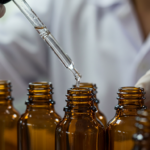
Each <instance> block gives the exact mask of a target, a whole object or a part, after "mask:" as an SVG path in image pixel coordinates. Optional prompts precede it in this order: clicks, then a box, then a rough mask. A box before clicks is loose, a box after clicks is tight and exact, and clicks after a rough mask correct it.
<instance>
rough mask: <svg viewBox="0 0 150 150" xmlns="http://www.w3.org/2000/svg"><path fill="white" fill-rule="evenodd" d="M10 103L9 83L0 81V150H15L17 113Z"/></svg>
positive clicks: (11, 99)
mask: <svg viewBox="0 0 150 150" xmlns="http://www.w3.org/2000/svg"><path fill="white" fill-rule="evenodd" d="M12 101H13V98H12V97H11V82H10V81H4V80H0V150H17V122H18V120H19V113H18V112H17V111H16V110H15V109H14V108H13V105H12Z"/></svg>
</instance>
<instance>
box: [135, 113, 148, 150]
mask: <svg viewBox="0 0 150 150" xmlns="http://www.w3.org/2000/svg"><path fill="white" fill-rule="evenodd" d="M136 122H137V123H136V127H137V133H136V134H134V135H133V139H134V141H135V145H134V148H133V150H150V110H144V111H138V117H136Z"/></svg>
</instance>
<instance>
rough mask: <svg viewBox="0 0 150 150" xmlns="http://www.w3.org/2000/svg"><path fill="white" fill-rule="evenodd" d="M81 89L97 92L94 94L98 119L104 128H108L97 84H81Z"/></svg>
mask: <svg viewBox="0 0 150 150" xmlns="http://www.w3.org/2000/svg"><path fill="white" fill-rule="evenodd" d="M79 86H80V87H86V88H92V89H93V91H94V92H95V94H94V106H95V107H96V109H97V111H96V112H95V114H96V118H97V119H98V120H100V121H101V122H102V124H103V125H104V127H105V128H106V126H107V120H106V117H105V115H104V114H103V113H102V112H101V111H100V109H99V107H98V104H99V100H98V99H97V96H96V93H97V86H96V84H93V83H80V85H79ZM73 87H76V85H73Z"/></svg>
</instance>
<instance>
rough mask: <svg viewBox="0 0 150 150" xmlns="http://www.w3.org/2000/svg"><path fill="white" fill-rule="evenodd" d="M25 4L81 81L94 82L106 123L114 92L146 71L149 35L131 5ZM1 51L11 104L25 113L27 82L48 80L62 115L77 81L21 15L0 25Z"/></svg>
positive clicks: (110, 0)
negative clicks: (69, 93) (78, 73)
mask: <svg viewBox="0 0 150 150" xmlns="http://www.w3.org/2000/svg"><path fill="white" fill-rule="evenodd" d="M27 2H28V1H27ZM29 4H30V6H31V7H32V8H33V10H34V11H35V12H36V13H37V15H38V16H39V17H40V18H41V20H42V21H43V22H44V23H45V25H46V26H47V27H48V29H49V30H50V31H51V32H52V34H53V35H54V36H55V38H56V39H57V40H58V41H59V43H60V45H61V46H62V48H63V49H64V51H65V52H66V53H67V54H68V55H69V56H70V57H71V58H72V60H73V61H74V64H75V67H76V68H77V70H78V71H79V72H80V73H81V74H82V76H83V78H82V80H81V81H82V82H92V83H96V84H97V87H98V95H97V97H98V98H99V99H100V104H99V106H100V110H101V111H102V112H103V113H104V114H105V115H106V116H107V120H108V121H109V120H110V119H111V118H112V117H113V116H114V115H115V110H114V106H115V105H117V99H116V97H117V94H116V93H117V90H118V88H119V87H121V86H134V84H135V83H136V82H137V80H138V79H139V78H140V77H141V76H142V75H144V74H145V72H146V71H148V70H149V69H150V36H149V37H148V38H147V40H146V41H144V40H143V38H142V33H141V29H140V27H139V23H138V21H137V18H136V15H135V13H134V10H133V7H132V5H131V3H130V1H129V0H103V1H102V0H44V1H40V0H39V1H37V0H32V2H31V1H29ZM0 53H1V55H0V78H5V79H10V80H11V81H12V84H13V87H14V88H13V89H14V93H13V96H14V97H15V98H16V100H15V106H16V107H17V108H18V109H19V110H21V111H22V112H23V111H24V110H23V109H22V106H24V101H25V100H26V99H27V96H26V98H23V97H24V95H25V94H26V93H27V91H26V88H27V86H28V82H31V81H37V80H39V81H40V80H46V79H47V80H49V81H51V82H52V83H53V86H54V100H55V101H56V106H55V108H56V111H57V112H58V113H59V114H60V115H61V116H63V107H64V106H65V105H66V102H65V99H66V98H65V94H67V89H68V88H71V87H72V85H73V84H74V83H75V80H74V77H73V74H72V73H71V72H70V71H69V70H67V69H66V68H64V66H62V64H61V63H60V62H59V60H58V58H57V57H56V56H55V54H54V53H53V52H52V51H51V50H49V48H48V47H47V45H46V44H45V43H44V42H43V41H42V39H40V37H39V36H38V34H37V33H36V32H35V31H34V29H33V27H32V26H31V25H30V23H28V21H27V20H26V19H25V18H24V17H23V15H22V14H21V13H20V12H19V11H17V12H16V13H14V14H13V16H12V17H10V18H9V19H8V23H7V24H5V26H4V25H0ZM21 97H22V98H23V99H22V98H21Z"/></svg>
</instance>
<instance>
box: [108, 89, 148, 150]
mask: <svg viewBox="0 0 150 150" xmlns="http://www.w3.org/2000/svg"><path fill="white" fill-rule="evenodd" d="M144 94H145V93H144V89H140V88H134V87H123V88H120V89H119V92H118V95H119V97H118V105H117V106H116V107H115V109H116V115H115V117H114V118H113V119H112V120H111V121H110V122H109V123H108V127H107V129H106V132H107V133H106V134H107V146H108V147H107V149H108V150H118V149H121V150H127V149H132V148H133V145H134V142H133V140H132V136H133V134H134V133H135V132H136V127H135V123H136V121H135V117H136V116H137V111H138V110H142V109H143V108H144V105H143V104H144Z"/></svg>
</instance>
